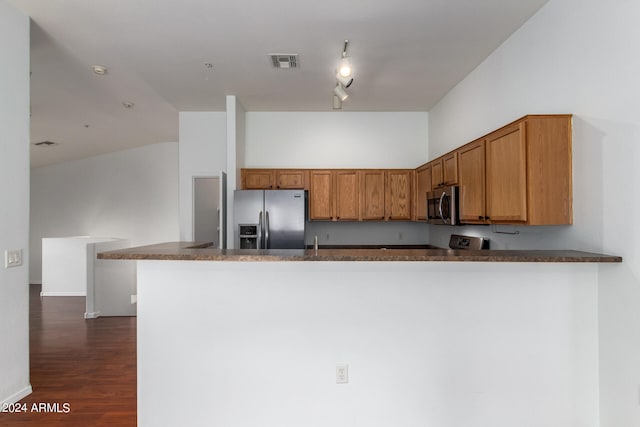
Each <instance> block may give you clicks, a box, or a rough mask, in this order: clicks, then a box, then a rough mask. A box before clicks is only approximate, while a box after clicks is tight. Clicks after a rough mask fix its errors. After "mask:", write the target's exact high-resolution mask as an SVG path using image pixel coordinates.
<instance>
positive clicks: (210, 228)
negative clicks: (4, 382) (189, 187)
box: [193, 176, 222, 248]
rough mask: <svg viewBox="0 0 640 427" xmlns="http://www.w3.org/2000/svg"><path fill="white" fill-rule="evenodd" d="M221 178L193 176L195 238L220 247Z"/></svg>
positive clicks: (197, 240) (196, 240)
mask: <svg viewBox="0 0 640 427" xmlns="http://www.w3.org/2000/svg"><path fill="white" fill-rule="evenodd" d="M221 196H222V195H221V193H220V178H219V177H217V176H216V177H194V178H193V240H194V241H195V242H211V243H212V246H213V247H215V248H218V247H220V219H221V218H220V198H221Z"/></svg>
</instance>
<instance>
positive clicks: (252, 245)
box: [238, 224, 258, 249]
mask: <svg viewBox="0 0 640 427" xmlns="http://www.w3.org/2000/svg"><path fill="white" fill-rule="evenodd" d="M238 227H239V228H240V249H258V224H239V225H238Z"/></svg>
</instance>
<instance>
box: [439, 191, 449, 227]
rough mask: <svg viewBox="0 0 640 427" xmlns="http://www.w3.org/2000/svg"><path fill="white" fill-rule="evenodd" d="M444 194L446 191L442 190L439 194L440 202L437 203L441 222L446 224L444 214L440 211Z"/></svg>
mask: <svg viewBox="0 0 640 427" xmlns="http://www.w3.org/2000/svg"><path fill="white" fill-rule="evenodd" d="M446 195H447V193H445V192H444V191H443V192H442V195H441V196H440V203H438V213H439V214H440V219H441V220H442V223H443V224H446V221H445V219H444V214H443V213H442V203H444V198H445V196H446Z"/></svg>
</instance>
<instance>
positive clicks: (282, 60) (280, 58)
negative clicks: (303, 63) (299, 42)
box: [269, 53, 298, 68]
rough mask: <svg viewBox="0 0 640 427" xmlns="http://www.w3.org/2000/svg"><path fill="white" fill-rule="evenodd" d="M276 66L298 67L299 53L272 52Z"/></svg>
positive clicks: (272, 59)
mask: <svg viewBox="0 0 640 427" xmlns="http://www.w3.org/2000/svg"><path fill="white" fill-rule="evenodd" d="M269 56H270V57H271V63H273V66H274V68H298V54H297V53H270V54H269Z"/></svg>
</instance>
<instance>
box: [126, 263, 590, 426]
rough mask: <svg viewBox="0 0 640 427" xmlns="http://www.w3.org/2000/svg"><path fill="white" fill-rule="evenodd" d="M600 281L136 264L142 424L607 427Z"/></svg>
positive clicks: (583, 273) (350, 268) (573, 270)
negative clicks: (342, 374)
mask: <svg viewBox="0 0 640 427" xmlns="http://www.w3.org/2000/svg"><path fill="white" fill-rule="evenodd" d="M597 274H598V266H597V265H595V264H586V263H574V264H572V263H483V262H474V263H461V262H227V261H222V262H216V261H140V262H139V263H138V425H140V426H141V427H151V426H153V427H157V426H175V425H189V426H212V425H215V426H227V427H255V426H262V427H276V426H278V427H282V426H305V427H326V426H332V427H347V426H348V427H353V426H367V427H388V426H403V427H424V426H444V427H459V426H479V425H487V426H489V425H490V426H492V427H513V426H516V425H517V426H524V425H526V426H581V427H597V426H598V409H597V408H598V377H597V372H598V365H597V362H598V360H597V358H598V341H597ZM340 364H347V365H348V383H347V384H337V383H336V365H340Z"/></svg>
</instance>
